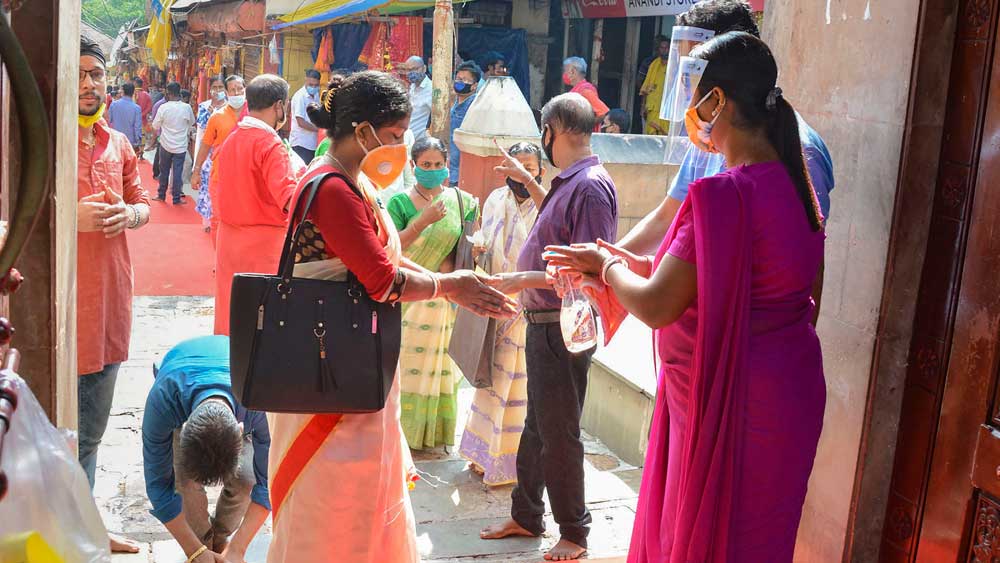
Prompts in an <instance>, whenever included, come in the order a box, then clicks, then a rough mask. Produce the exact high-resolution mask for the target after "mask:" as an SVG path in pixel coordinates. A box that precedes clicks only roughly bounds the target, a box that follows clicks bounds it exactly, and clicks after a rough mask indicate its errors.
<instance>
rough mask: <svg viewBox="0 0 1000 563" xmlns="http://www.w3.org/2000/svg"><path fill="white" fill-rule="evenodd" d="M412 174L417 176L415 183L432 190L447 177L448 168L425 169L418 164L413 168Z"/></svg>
mask: <svg viewBox="0 0 1000 563" xmlns="http://www.w3.org/2000/svg"><path fill="white" fill-rule="evenodd" d="M413 175H414V176H416V178H417V184H419V185H420V187H421V188H424V189H425V190H433V189H434V188H436V187H438V186H440V185H441V184H443V183H444V182H445V180H447V179H448V169H447V168H441V169H439V170H425V169H423V168H421V167H419V166H415V167H414V168H413Z"/></svg>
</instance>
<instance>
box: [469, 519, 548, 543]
mask: <svg viewBox="0 0 1000 563" xmlns="http://www.w3.org/2000/svg"><path fill="white" fill-rule="evenodd" d="M510 536H524V537H527V538H535V537H538V536H536V535H535V534H532V533H531V532H529V531H528V530H525V529H524V528H522V527H521V525H520V524H518V523H517V522H515V521H514V520H513V519H511V520H506V521H504V522H503V523H501V524H494V525H492V526H487V527H485V528H483V530H482V531H481V532H479V537H480V538H482V539H484V540H499V539H503V538H509V537H510Z"/></svg>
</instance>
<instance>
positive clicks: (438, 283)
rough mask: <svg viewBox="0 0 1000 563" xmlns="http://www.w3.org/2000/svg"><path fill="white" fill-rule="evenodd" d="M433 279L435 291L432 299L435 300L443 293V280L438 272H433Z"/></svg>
mask: <svg viewBox="0 0 1000 563" xmlns="http://www.w3.org/2000/svg"><path fill="white" fill-rule="evenodd" d="M431 281H432V282H434V293H432V294H431V301H434V300H435V299H437V298H438V296H440V294H441V280H440V279H438V276H437V274H431Z"/></svg>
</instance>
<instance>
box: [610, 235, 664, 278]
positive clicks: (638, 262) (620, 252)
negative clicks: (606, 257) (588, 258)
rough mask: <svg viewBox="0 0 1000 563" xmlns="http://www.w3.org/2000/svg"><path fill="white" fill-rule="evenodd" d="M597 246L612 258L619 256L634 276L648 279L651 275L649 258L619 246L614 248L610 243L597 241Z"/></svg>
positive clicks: (651, 267)
mask: <svg viewBox="0 0 1000 563" xmlns="http://www.w3.org/2000/svg"><path fill="white" fill-rule="evenodd" d="M597 246H598V248H600V249H602V250H606V251H608V252H610V253H611V255H612V256H620V257H622V258H624V259H625V264H626V265H627V266H628V269H629V270H632V271H633V272H635V273H636V274H638V275H640V276H642V277H644V278H648V277H649V276H650V275H652V273H653V260H652V258H651V257H649V256H640V255H638V254H635V253H633V252H629V251H628V250H625V249H624V248H622V247H620V246H615V245H614V244H611V243H610V242H607V241H604V240H601V239H597Z"/></svg>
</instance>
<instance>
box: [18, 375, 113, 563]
mask: <svg viewBox="0 0 1000 563" xmlns="http://www.w3.org/2000/svg"><path fill="white" fill-rule="evenodd" d="M4 375H5V377H10V375H8V374H4ZM13 380H14V387H15V389H16V390H17V394H18V403H17V410H16V411H14V415H13V417H12V420H11V426H10V430H9V431H8V432H7V435H6V436H5V437H4V441H3V455H2V458H0V468H2V469H3V470H4V471H5V472H6V474H7V479H8V483H9V490H8V491H7V496H6V497H4V498H3V500H0V541H3V540H4V539H5V538H14V537H15V536H18V535H20V534H23V533H24V532H37V533H38V534H40V535H41V537H42V538H43V539H44V540H45V542H46V543H47V544H48V545H49V546H50V547H51V548H52V550H53V551H54V552H55V553H56V554H57V555H58V556H59V557H61V558H62V559H63V560H64V561H65V562H66V563H98V562H105V561H111V552H110V547H109V545H108V532H107V530H106V529H105V528H104V523H103V522H102V521H101V514H100V512H99V511H98V510H97V505H96V504H95V503H94V498H93V496H91V493H90V485H89V484H88V483H87V476H86V474H85V473H84V472H83V468H82V467H81V466H80V463H79V461H78V460H77V456H76V455H75V454H74V453H73V450H72V449H71V448H70V447H69V444H68V443H67V441H66V438H65V436H64V435H63V433H62V432H60V431H59V430H57V429H56V427H54V426H52V424H51V423H50V422H49V419H48V417H46V416H45V411H43V410H42V407H41V405H39V404H38V400H37V399H35V395H34V394H33V393H32V392H31V390H30V389H29V388H28V385H27V383H25V381H24V380H23V379H21V378H20V377H17V376H13Z"/></svg>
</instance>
